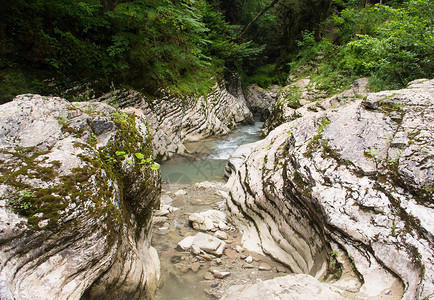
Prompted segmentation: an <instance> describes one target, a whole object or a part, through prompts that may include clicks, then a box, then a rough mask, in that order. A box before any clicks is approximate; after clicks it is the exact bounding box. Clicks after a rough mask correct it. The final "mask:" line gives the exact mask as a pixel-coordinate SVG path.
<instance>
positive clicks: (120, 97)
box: [98, 76, 253, 159]
mask: <svg viewBox="0 0 434 300" xmlns="http://www.w3.org/2000/svg"><path fill="white" fill-rule="evenodd" d="M236 77H237V76H235V77H234V78H233V79H231V80H234V81H233V82H228V83H227V84H224V83H222V84H221V85H218V84H216V85H215V87H214V88H213V89H212V91H210V92H209V93H208V94H207V95H206V96H205V97H204V96H201V97H198V98H193V97H188V98H185V99H182V100H181V99H177V98H175V97H173V96H171V95H167V94H166V95H162V96H161V97H159V98H155V99H151V98H148V97H146V96H144V95H143V94H142V93H139V92H136V91H132V90H118V91H114V92H111V93H108V94H106V95H104V96H102V97H100V98H99V99H98V101H105V102H109V103H113V104H116V105H117V106H118V107H121V108H125V107H128V111H129V112H134V113H135V114H137V115H139V116H142V117H143V118H145V119H146V120H147V121H148V126H149V129H150V130H151V132H153V140H152V144H153V146H154V152H155V153H154V154H155V156H160V157H162V158H163V159H168V158H171V157H173V156H174V155H176V154H181V155H182V154H184V151H185V146H184V143H185V142H189V141H198V140H200V139H202V138H206V137H210V136H214V135H224V134H227V133H229V132H230V131H231V130H232V129H233V128H234V127H235V126H236V124H239V123H252V122H253V115H252V113H251V112H250V110H249V109H248V107H247V103H246V100H245V98H244V95H243V93H240V92H237V93H231V92H229V90H231V88H230V87H231V86H237V87H238V88H237V90H241V80H240V79H239V78H236ZM228 87H229V88H228Z"/></svg>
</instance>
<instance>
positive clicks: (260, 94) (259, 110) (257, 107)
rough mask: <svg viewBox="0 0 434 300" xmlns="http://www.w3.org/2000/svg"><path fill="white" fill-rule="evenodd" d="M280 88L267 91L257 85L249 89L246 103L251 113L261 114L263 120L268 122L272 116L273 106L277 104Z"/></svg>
mask: <svg viewBox="0 0 434 300" xmlns="http://www.w3.org/2000/svg"><path fill="white" fill-rule="evenodd" d="M278 89H279V87H278V86H272V87H271V88H270V89H268V90H265V89H263V88H261V87H259V86H257V85H256V84H253V85H249V86H248V87H247V93H246V101H247V105H248V107H249V109H250V111H251V112H253V113H254V114H260V115H261V119H262V120H266V119H267V118H268V116H269V115H270V114H271V111H272V109H273V105H274V103H275V102H276V97H277V92H278Z"/></svg>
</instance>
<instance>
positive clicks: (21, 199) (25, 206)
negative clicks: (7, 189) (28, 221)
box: [7, 190, 36, 215]
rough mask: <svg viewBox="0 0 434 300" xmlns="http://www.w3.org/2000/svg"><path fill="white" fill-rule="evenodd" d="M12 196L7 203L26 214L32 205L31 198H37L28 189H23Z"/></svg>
mask: <svg viewBox="0 0 434 300" xmlns="http://www.w3.org/2000/svg"><path fill="white" fill-rule="evenodd" d="M11 197H12V198H11V199H8V201H7V204H8V205H9V206H10V207H12V208H13V209H15V210H17V211H18V212H20V213H21V214H23V215H26V214H27V212H28V210H29V209H30V208H31V207H32V203H31V199H32V198H35V197H36V195H35V193H33V192H29V191H28V190H22V191H20V192H19V193H17V194H13V195H11Z"/></svg>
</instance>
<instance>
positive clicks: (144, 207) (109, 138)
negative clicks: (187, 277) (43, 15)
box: [0, 95, 160, 299]
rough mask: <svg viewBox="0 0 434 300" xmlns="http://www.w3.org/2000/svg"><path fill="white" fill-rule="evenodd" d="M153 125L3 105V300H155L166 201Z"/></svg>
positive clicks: (29, 102) (24, 99) (79, 110)
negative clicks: (160, 209) (154, 237)
mask: <svg viewBox="0 0 434 300" xmlns="http://www.w3.org/2000/svg"><path fill="white" fill-rule="evenodd" d="M136 153H141V154H142V155H143V156H144V157H145V158H147V157H149V156H150V155H152V145H151V141H150V139H149V138H148V132H147V129H146V125H145V120H144V119H143V118H141V117H137V116H134V115H128V114H125V113H124V112H121V111H116V110H115V109H114V108H113V107H111V106H109V105H106V104H103V103H86V102H83V103H74V104H71V103H69V102H67V101H66V100H64V99H61V98H56V97H41V96H39V95H21V96H17V97H16V98H15V99H14V101H12V102H9V103H7V104H4V105H1V106H0V167H1V174H2V177H1V183H0V194H1V195H2V199H1V200H0V232H1V235H0V261H1V264H0V298H1V299H79V298H80V297H83V298H84V299H86V298H101V297H103V298H104V297H106V296H107V295H111V296H112V297H114V298H117V299H130V298H140V297H145V298H146V297H148V298H151V297H152V296H153V294H154V291H155V289H156V285H157V281H158V278H159V260H158V255H157V253H156V251H155V249H154V248H152V247H151V246H150V243H149V230H150V218H151V214H152V209H153V207H154V206H155V205H156V204H157V202H158V198H159V193H160V174H159V171H154V170H151V168H150V165H149V163H144V164H141V160H140V159H139V158H140V157H141V155H136Z"/></svg>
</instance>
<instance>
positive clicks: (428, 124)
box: [0, 80, 434, 299]
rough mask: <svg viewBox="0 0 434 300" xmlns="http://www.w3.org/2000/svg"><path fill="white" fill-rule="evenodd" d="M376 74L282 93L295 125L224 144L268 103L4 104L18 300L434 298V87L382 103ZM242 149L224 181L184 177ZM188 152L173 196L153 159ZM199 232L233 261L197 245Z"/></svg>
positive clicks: (5, 226) (123, 99)
mask: <svg viewBox="0 0 434 300" xmlns="http://www.w3.org/2000/svg"><path fill="white" fill-rule="evenodd" d="M362 81H363V80H362ZM362 81H357V82H356V83H355V84H354V86H353V87H352V88H351V89H350V90H348V91H346V92H344V93H341V94H339V95H336V96H333V97H328V98H327V97H319V98H318V97H316V98H315V97H314V98H311V99H306V100H303V99H305V98H308V97H307V96H305V97H300V98H299V101H301V102H302V103H303V104H302V105H301V106H300V107H299V108H296V109H293V108H291V107H290V106H288V105H290V104H287V103H286V102H285V101H276V102H275V103H274V104H272V106H274V108H272V109H270V108H269V107H268V108H266V110H267V111H268V113H267V112H265V113H266V114H270V110H271V111H272V112H271V117H270V118H269V119H268V120H271V119H273V120H278V119H280V120H284V123H283V124H281V125H279V124H277V123H275V129H272V128H270V129H266V128H265V129H264V131H265V132H268V134H267V136H266V137H265V139H263V140H258V139H259V137H256V138H255V132H256V136H258V135H259V132H258V130H259V129H260V125H261V124H262V123H256V125H255V126H252V125H249V126H247V127H244V129H243V128H242V127H241V128H240V129H238V130H236V131H235V132H234V133H233V134H231V135H229V136H227V137H225V138H224V139H223V140H221V141H219V140H215V139H209V137H210V136H211V135H213V134H214V133H215V132H217V133H227V132H228V131H229V129H228V128H234V125H235V124H237V123H239V122H246V123H250V122H252V120H253V117H252V114H251V113H250V110H249V107H248V105H250V109H251V107H252V103H254V100H252V98H255V97H247V101H246V99H245V98H244V96H242V93H240V94H238V95H236V96H237V97H236V96H234V95H232V94H230V93H228V92H227V91H226V89H225V88H223V89H218V88H217V90H216V93H215V94H212V95H216V96H215V97H207V98H204V99H202V100H200V99H199V101H197V103H205V104H199V105H196V106H194V107H193V108H191V110H190V111H191V112H190V113H186V114H182V118H181V117H180V116H181V115H179V114H177V111H178V110H179V108H176V106H173V105H172V106H169V109H165V110H155V109H154V110H152V109H150V108H149V104H148V102H146V101H145V100H144V98H143V97H139V96H137V94H136V95H134V94H133V95H132V94H130V93H127V92H119V94H118V95H122V96H120V97H119V99H118V103H119V106H120V107H121V109H117V110H116V109H114V108H113V107H111V106H109V105H107V104H104V103H101V102H98V101H95V102H77V103H72V104H71V103H69V102H67V101H65V100H63V99H61V98H52V97H51V98H49V97H41V96H38V95H23V96H18V97H17V98H16V99H14V101H12V102H10V103H8V104H5V105H2V106H0V108H1V114H0V116H1V123H0V124H1V128H2V135H1V138H2V142H1V144H2V173H3V174H9V176H7V177H3V180H2V184H1V189H2V195H3V196H2V198H3V200H2V202H1V220H0V221H1V222H0V225H1V232H2V241H1V243H0V245H1V253H2V262H3V263H2V265H1V280H0V282H1V284H0V295H1V297H2V299H3V298H4V299H35V298H37V299H44V298H47V297H50V298H51V297H55V298H59V299H61V298H77V299H78V298H83V299H95V298H101V297H103V298H104V297H106V295H108V294H111V295H116V296H117V297H119V298H126V297H128V298H131V297H132V298H137V299H146V298H153V297H154V293H155V291H156V289H157V286H158V285H160V286H161V284H162V290H161V292H158V293H157V299H168V298H170V297H174V298H176V297H180V295H184V296H183V298H182V299H198V298H202V297H203V298H204V299H206V298H207V297H215V298H222V299H259V298H264V297H266V298H268V297H271V296H270V295H271V294H273V295H277V296H275V297H277V298H276V299H285V297H289V295H292V296H294V297H300V298H304V297H310V296H312V295H314V294H315V295H316V296H320V297H323V298H324V299H338V298H339V297H343V298H351V299H366V298H367V297H382V298H384V299H389V298H390V299H400V298H401V297H402V298H404V299H415V298H417V299H428V298H429V297H431V296H432V294H433V286H434V285H433V265H432V257H433V255H432V249H433V247H432V229H433V222H432V218H430V213H431V212H432V209H433V208H432V205H433V203H432V202H433V201H432V200H433V193H432V188H430V187H432V186H433V181H432V180H433V178H434V176H433V172H434V169H433V158H432V157H433V156H432V152H433V151H434V144H433V139H432V132H433V122H432V120H433V117H432V114H433V102H434V81H433V80H418V81H415V82H412V83H411V84H410V85H409V87H408V88H407V89H402V90H395V91H384V92H379V93H368V92H367V91H366V90H365V89H364V85H363V83H362ZM297 84H298V85H300V84H301V85H300V86H303V84H304V86H305V87H306V86H308V84H306V82H305V83H297ZM256 89H258V88H256ZM288 89H290V87H285V88H282V89H281V90H280V91H279V93H276V92H273V91H271V95H270V96H267V97H269V98H268V99H279V97H282V93H285V91H287V90H288ZM260 93H262V94H264V93H270V92H267V91H260ZM302 94H303V93H302ZM124 95H127V96H124ZM303 95H305V94H303ZM306 95H307V94H306ZM250 96H251V94H250ZM362 98H363V99H362ZM107 99H109V102H110V101H111V100H110V99H114V98H113V97H108V96H107V97H106V98H104V100H107ZM98 100H99V101H101V100H102V99H98ZM202 101H203V102H202ZM235 103H236V105H235ZM277 111H279V112H280V113H281V114H282V116H280V117H278V118H275V117H276V113H277ZM158 112H162V113H160V114H159V113H158ZM256 112H258V111H256ZM219 114H220V115H219ZM273 114H274V115H273ZM219 116H224V118H225V119H222V118H221V117H219ZM189 118H191V119H189ZM192 120H202V121H200V123H196V121H192ZM152 122H154V123H152ZM157 122H158V123H157ZM274 122H276V121H274ZM38 124H43V126H38ZM156 124H157V125H156ZM164 124H168V125H164ZM191 124H198V126H195V127H192V126H191ZM268 124H270V123H268ZM265 125H267V122H266V124H265ZM38 128H39V129H38ZM41 128H42V130H41ZM38 130H39V131H38ZM152 131H154V134H153V135H150V134H149V132H151V133H152ZM246 134H247V135H248V134H250V135H251V137H250V138H248V137H247V138H246V137H244V136H245V135H246ZM173 136H174V137H175V138H172V137H173ZM164 137H170V138H164ZM203 137H208V141H206V140H205V141H204V140H203V139H201V140H200V142H199V141H198V140H199V139H200V138H203ZM255 140H257V141H256V142H254V143H251V144H244V145H240V144H243V143H247V142H252V141H255ZM231 143H232V144H231ZM174 145H175V146H174ZM198 146H199V147H198ZM219 146H220V147H222V148H223V151H221V150H220V152H219V151H218V150H212V149H213V148H212V147H214V149H216V148H217V149H218V147H219ZM237 147H238V148H237ZM152 149H154V150H152ZM179 149H182V151H179ZM195 149H199V150H200V151H195ZM204 149H205V150H204ZM164 151H165V152H164ZM206 151H208V152H209V153H210V154H209V153H204V152H206ZM233 151H235V152H233ZM198 152H202V153H198ZM231 152H233V154H232V155H231V157H230V158H229V162H228V164H227V166H226V170H223V169H224V168H223V167H222V166H223V165H221V166H220V168H219V169H218V170H217V171H216V173H219V177H218V178H213V177H207V175H206V174H204V173H202V175H203V176H205V177H203V178H193V179H192V178H189V176H188V175H187V173H185V168H186V167H187V166H188V165H189V164H191V162H192V160H194V159H195V160H196V161H197V159H199V161H198V162H201V159H202V161H203V160H204V159H205V161H206V159H207V158H206V156H207V155H208V157H209V158H208V159H210V160H212V159H217V161H219V162H220V164H221V159H225V158H227V157H228V155H229V153H231ZM177 153H178V154H177ZM179 154H182V155H183V156H184V158H178V159H181V162H180V165H177V169H176V168H175V169H174V168H173V167H172V169H170V168H169V169H165V163H163V167H162V170H163V171H162V172H163V174H162V175H163V179H164V181H163V190H162V195H161V196H160V190H161V186H160V185H161V177H160V176H161V175H160V170H158V169H157V168H153V166H154V165H158V164H156V163H155V162H152V160H151V159H149V160H145V158H147V157H152V155H154V156H156V155H159V156H160V157H172V158H173V159H174V160H172V161H176V160H177V158H175V157H174V155H179ZM198 155H199V156H198ZM194 156H196V158H194ZM200 157H202V158H200ZM189 159H190V160H189ZM172 161H169V162H168V163H167V164H168V166H170V163H172ZM183 164H184V165H183ZM198 169H200V167H196V170H198ZM170 170H171V171H172V174H173V172H175V173H176V172H177V173H182V174H185V175H186V176H185V178H187V179H188V180H187V181H185V182H181V181H179V176H178V177H176V176H175V177H174V176H168V175H167V174H170V172H168V171H170ZM223 171H224V172H225V173H226V176H228V181H227V183H225V181H224V180H223ZM165 176H166V177H165ZM204 180H207V181H205V182H203V181H204ZM199 181H201V182H199ZM160 198H161V199H160ZM160 202H161V203H160ZM154 209H156V210H154ZM153 210H154V213H152V211H153ZM200 210H202V212H201V211H200ZM220 214H221V215H220ZM217 215H218V216H219V217H217ZM213 216H214V217H213ZM215 218H217V219H215ZM152 219H153V221H152ZM210 220H214V221H210ZM197 222H198V223H197ZM209 222H211V223H209ZM152 224H153V225H152ZM213 224H214V225H213ZM234 226H235V227H234ZM198 231H199V232H205V233H206V234H211V235H209V236H210V237H211V236H212V235H214V236H215V237H213V238H214V239H216V241H217V240H218V241H220V242H219V243H223V244H224V245H225V246H223V248H222V250H221V252H213V251H214V250H210V249H208V248H207V247H208V246H205V245H203V244H200V245H201V246H197V247H198V249H196V248H194V247H195V246H193V248H191V247H192V246H186V245H185V244H181V242H182V243H184V241H183V239H186V237H189V236H191V237H194V236H195V234H196V233H197V232H198ZM152 232H153V234H152ZM152 235H153V237H152V238H151V236H152ZM187 239H188V238H187ZM178 243H179V245H177V244H178ZM151 244H153V245H155V246H156V247H157V251H158V254H157V251H156V249H154V248H153V247H152V246H151ZM223 244H221V245H223ZM180 245H182V246H180ZM193 245H194V244H193ZM198 245H199V244H198ZM201 247H202V248H201ZM183 249H185V250H183ZM158 255H160V259H161V260H162V270H161V271H160V259H159V258H158ZM160 272H163V273H162V274H163V276H162V277H161V275H160ZM225 272H226V273H228V274H230V275H221V274H226V273H225ZM294 273H295V274H299V275H295V274H294ZM249 274H250V275H249ZM288 274H290V275H288ZM303 274H310V275H311V276H309V275H303ZM226 276H229V277H226ZM184 277H185V278H184ZM274 277H276V278H275V279H273V278H274ZM183 278H184V279H183ZM220 278H224V279H220ZM186 280H187V281H186ZM159 281H160V283H158V282H159ZM188 284H190V285H191V286H190V287H188ZM174 286H178V288H175V290H174ZM313 286H315V291H316V292H313V291H312V287H313ZM207 287H208V288H207ZM295 287H297V288H295ZM168 288H169V290H168ZM204 291H205V292H204ZM312 293H314V294H312ZM48 295H50V296H48ZM170 295H171V296H170ZM267 295H268V296H267ZM285 295H286V296H285ZM179 299H181V298H179ZM270 299H271V298H270Z"/></svg>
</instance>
